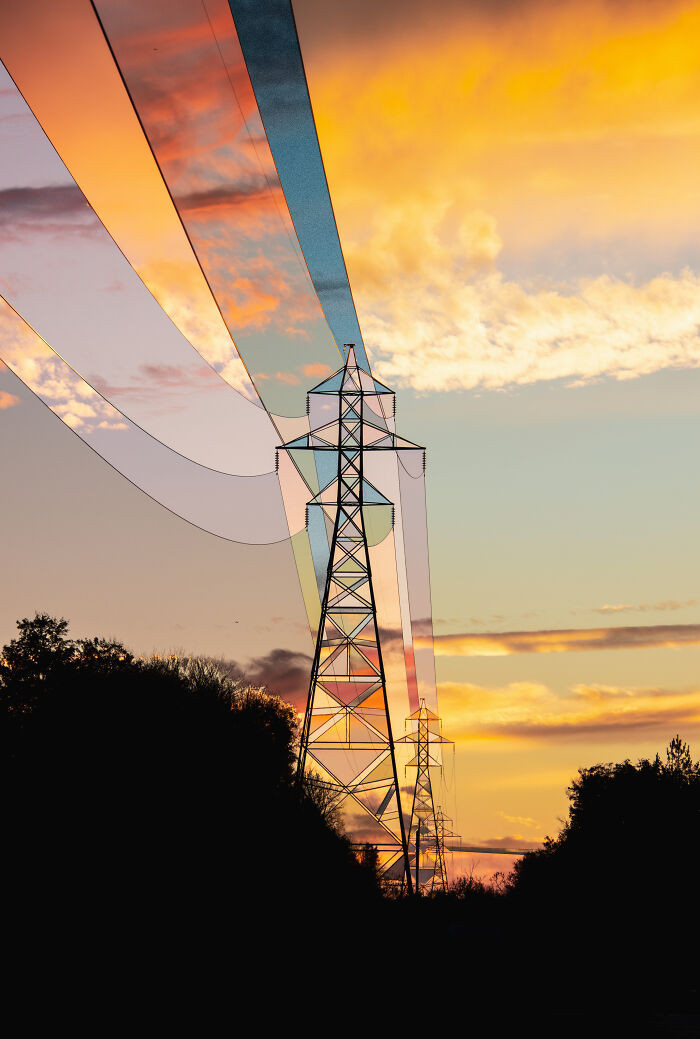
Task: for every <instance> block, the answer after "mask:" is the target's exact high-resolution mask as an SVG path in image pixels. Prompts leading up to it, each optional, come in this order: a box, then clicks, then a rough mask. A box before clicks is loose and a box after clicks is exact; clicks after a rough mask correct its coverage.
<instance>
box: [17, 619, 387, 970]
mask: <svg viewBox="0 0 700 1039" xmlns="http://www.w3.org/2000/svg"><path fill="white" fill-rule="evenodd" d="M18 627H19V630H20V635H19V637H18V638H17V639H15V640H13V642H12V643H11V644H10V645H9V646H7V647H5V649H4V654H3V661H2V664H1V665H0V743H1V748H2V790H3V795H2V796H3V815H4V836H5V842H4V847H5V852H4V867H5V873H6V888H5V890H6V891H9V892H10V893H11V898H10V901H11V907H10V908H11V910H12V913H13V914H14V917H15V919H16V921H17V922H19V924H20V930H21V933H23V934H24V935H25V936H31V935H32V934H35V933H36V929H37V927H40V928H41V933H42V935H43V938H42V941H45V940H46V936H47V934H48V935H52V934H53V935H56V936H57V935H64V936H65V934H66V933H70V935H71V937H72V938H76V937H77V938H78V940H79V943H80V945H81V946H82V948H83V951H84V950H85V949H86V948H93V949H95V950H99V955H100V956H105V955H106V954H107V953H108V952H109V955H110V956H112V954H114V955H116V950H117V949H119V950H121V949H123V948H124V946H125V945H127V946H128V947H129V949H130V952H129V955H130V956H131V957H132V958H134V959H135V960H139V959H140V958H141V957H146V958H147V959H158V958H163V960H164V961H167V962H172V960H173V958H178V959H180V960H184V961H187V962H191V961H192V959H193V958H194V959H195V960H197V961H198V962H199V961H201V960H203V959H207V958H208V957H209V956H213V955H214V952H216V955H217V956H218V954H219V952H220V950H221V949H225V948H227V947H228V948H229V950H230V949H231V943H233V944H234V945H235V946H236V947H237V948H240V947H242V946H245V947H246V948H247V949H248V950H250V951H251V954H252V952H253V950H254V949H257V954H258V955H259V954H265V955H267V956H269V957H270V958H271V959H273V960H274V959H275V958H280V959H283V958H284V955H285V951H284V950H285V947H286V944H287V942H288V941H289V940H290V939H291V938H292V937H293V935H294V932H295V927H296V923H297V920H298V914H299V913H300V912H301V911H302V907H303V906H304V905H305V904H306V905H308V906H310V917H311V921H310V926H311V929H312V930H313V926H314V922H313V916H314V912H313V909H314V906H316V907H323V904H324V897H325V896H326V895H327V896H328V897H329V898H330V897H334V896H335V893H336V892H337V890H338V887H339V886H340V887H342V889H343V890H344V892H345V896H346V905H347V906H350V907H352V906H353V905H354V904H356V909H355V912H356V913H361V912H362V911H364V909H365V908H366V907H367V906H369V905H370V904H371V902H372V900H373V899H376V898H378V897H379V895H378V888H377V885H376V881H375V878H374V877H373V875H372V871H371V869H366V868H363V867H362V866H361V865H360V864H359V863H358V862H357V859H356V858H355V856H354V854H353V853H352V851H351V849H350V847H349V845H348V843H347V842H346V840H345V839H344V838H343V837H342V836H340V835H339V834H337V833H336V832H335V830H334V829H333V828H332V827H330V826H329V825H328V824H327V823H326V821H325V820H324V818H323V813H322V811H321V810H320V809H319V807H318V806H317V805H316V804H315V803H314V801H313V799H311V798H310V797H308V796H307V795H306V793H305V791H304V790H303V789H302V788H300V787H298V786H297V785H296V784H295V782H294V779H293V768H292V766H293V760H294V739H295V736H296V721H295V712H294V710H293V709H292V708H291V707H290V706H289V705H287V704H284V703H283V702H282V701H280V700H279V699H277V698H276V697H274V696H270V695H268V694H267V693H265V692H264V691H263V690H259V689H251V688H247V687H244V686H241V685H237V684H235V683H233V682H231V681H229V680H228V679H226V678H223V677H222V676H221V675H219V674H218V673H217V671H216V669H215V668H213V667H212V665H211V664H210V663H206V662H199V661H196V660H189V661H188V660H184V661H182V660H157V659H154V660H150V661H140V660H135V659H134V658H133V656H132V655H131V654H130V653H128V652H127V651H126V650H125V649H124V647H123V646H121V645H120V644H119V643H116V642H106V641H102V640H99V639H91V640H81V641H77V642H73V641H71V640H69V638H68V635H67V624H66V622H65V621H56V620H55V619H53V618H50V617H47V616H46V615H43V614H42V615H37V617H35V618H34V619H33V620H27V619H25V620H23V621H21V622H19V625H18ZM310 862H313V863H314V869H313V870H310V869H309V863H310ZM317 915H318V917H319V921H320V922H322V917H323V913H322V911H319V913H318V914H317ZM222 962H225V961H222Z"/></svg>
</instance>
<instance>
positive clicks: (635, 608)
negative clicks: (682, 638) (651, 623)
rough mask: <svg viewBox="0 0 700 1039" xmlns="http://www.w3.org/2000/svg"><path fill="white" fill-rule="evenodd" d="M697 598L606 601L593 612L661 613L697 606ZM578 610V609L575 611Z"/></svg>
mask: <svg viewBox="0 0 700 1039" xmlns="http://www.w3.org/2000/svg"><path fill="white" fill-rule="evenodd" d="M697 605H698V600H697V599H685V600H683V601H682V602H679V601H678V600H677V599H664V600H663V601H662V602H653V603H650V602H642V603H638V604H636V605H632V604H630V603H606V604H605V605H604V606H596V607H594V609H593V612H594V613H602V614H604V615H605V614H609V613H663V612H664V611H665V610H685V609H686V608H687V607H689V606H697ZM576 612H580V611H576Z"/></svg>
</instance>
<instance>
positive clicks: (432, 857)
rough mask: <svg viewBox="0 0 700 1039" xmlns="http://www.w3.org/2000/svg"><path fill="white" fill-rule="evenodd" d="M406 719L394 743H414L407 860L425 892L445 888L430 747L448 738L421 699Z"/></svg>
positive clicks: (419, 888) (420, 891) (438, 765)
mask: <svg viewBox="0 0 700 1039" xmlns="http://www.w3.org/2000/svg"><path fill="white" fill-rule="evenodd" d="M406 721H407V723H408V724H409V725H410V731H409V732H408V733H407V734H406V735H405V736H403V737H402V738H401V739H400V740H397V741H396V742H397V743H410V744H413V745H414V747H415V755H414V757H413V758H412V759H411V760H410V761H409V762H408V765H407V768H415V769H417V772H416V783H415V786H414V788H413V804H412V805H411V821H410V823H409V827H408V862H409V869H410V871H411V876H412V877H413V879H414V884H415V889H416V892H417V893H418V894H425V893H427V892H431V891H439V890H445V889H446V888H447V870H446V869H445V844H444V837H443V836H442V830H444V819H445V816H444V815H441V816H440V825H439V823H438V815H437V814H436V811H435V802H434V800H433V786H432V782H431V780H430V769H431V768H441V767H442V763H441V761H440V760H439V759H438V758H437V757H436V756H435V755H434V754H432V753H431V747H433V746H435V745H436V744H441V743H449V742H450V741H449V740H447V739H445V737H444V736H443V735H442V731H441V722H440V719H439V718H438V716H437V715H436V714H434V713H433V712H432V711H430V710H429V709H428V708H427V707H426V705H425V700H421V702H420V707H419V708H418V710H417V711H414V712H413V714H412V715H410V717H409V718H407V719H406ZM440 826H441V828H442V829H440Z"/></svg>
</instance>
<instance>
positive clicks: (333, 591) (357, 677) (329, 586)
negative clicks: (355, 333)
mask: <svg viewBox="0 0 700 1039" xmlns="http://www.w3.org/2000/svg"><path fill="white" fill-rule="evenodd" d="M346 347H347V350H348V353H347V360H346V363H345V365H344V367H343V368H342V369H340V371H338V372H336V373H335V375H332V376H331V377H330V378H328V379H325V380H324V381H323V382H322V383H320V384H319V385H318V386H315V387H314V388H313V389H312V390H310V391H309V397H310V398H311V395H312V394H313V395H314V396H316V395H321V397H325V398H326V400H325V402H323V401H322V402H318V401H317V403H321V404H323V403H325V404H326V405H329V404H330V408H329V411H330V415H329V420H328V421H327V422H325V423H324V424H322V425H320V426H318V427H317V428H314V429H311V431H310V432H309V433H308V434H306V435H304V436H302V437H299V438H297V439H296V440H292V441H290V442H289V443H287V444H285V445H284V450H286V451H288V452H289V453H290V456H291V457H292V458H293V456H294V453H295V452H296V451H313V452H315V455H314V457H315V458H316V459H317V464H316V469H317V470H318V472H319V474H321V473H322V472H323V469H324V465H323V464H320V463H324V462H328V454H327V453H330V452H334V453H335V454H337V466H336V465H334V466H333V469H332V470H330V469H329V468H328V467H327V466H326V472H327V474H328V475H329V476H331V478H330V479H329V480H328V482H326V483H325V486H321V489H320V491H319V493H318V494H317V495H316V497H315V498H313V499H312V500H311V501H310V502H309V506H318V507H319V508H320V509H322V511H323V516H324V518H325V521H326V522H327V524H328V531H329V533H330V532H331V530H332V533H331V534H330V557H329V561H328V569H327V573H326V581H325V591H324V593H323V597H322V601H321V615H320V622H319V628H318V636H317V640H316V651H315V654H314V660H313V666H312V670H311V683H310V687H309V697H308V702H307V707H306V714H305V717H304V726H303V730H302V736H301V745H300V753H299V770H300V772H303V771H304V769H306V768H308V769H309V770H313V771H314V772H316V773H317V774H318V775H319V776H320V777H321V779H322V780H323V782H324V783H326V785H327V786H328V788H329V789H330V790H331V793H332V800H333V803H334V804H335V805H337V806H339V807H340V808H341V811H342V814H343V818H344V822H345V826H346V830H347V831H348V834H349V836H350V837H351V839H352V840H353V843H355V844H356V845H357V846H360V845H362V844H365V843H370V844H372V845H374V846H375V847H376V848H377V851H378V853H379V861H380V868H381V869H382V871H386V870H388V869H390V868H391V867H392V866H393V867H394V870H396V868H397V867H398V870H399V873H402V874H403V875H404V877H405V879H406V881H407V883H408V885H409V888H410V886H411V877H410V871H409V863H408V847H407V843H406V833H405V827H404V820H403V814H402V811H401V799H400V792H399V783H398V777H397V771H396V757H395V753H394V741H393V738H392V731H391V719H390V715H389V705H388V701H387V689H386V678H385V674H384V665H383V662H382V649H381V644H380V639H379V630H378V626H377V608H376V603H375V596H374V589H373V585H372V570H371V566H370V554H369V548H368V541H367V531H366V522H365V515H364V512H365V509H366V508H367V507H369V506H375V505H385V506H390V505H391V503H390V502H389V501H387V499H386V498H385V497H384V496H383V495H382V494H381V493H380V492H379V491H378V490H377V489H376V488H375V487H373V486H372V484H371V483H369V481H368V480H367V479H366V478H365V476H364V465H363V457H364V455H365V453H366V452H368V451H396V450H399V449H400V450H404V449H407V450H422V448H419V447H418V446H417V445H416V444H412V443H410V441H407V440H404V439H403V438H401V437H398V436H397V435H396V434H395V433H393V432H391V431H390V429H389V428H388V425H389V424H388V423H387V422H386V420H385V419H383V418H382V415H383V410H384V409H383V408H382V407H381V406H380V402H381V400H382V399H386V398H385V395H387V394H392V391H391V390H390V389H389V388H388V387H386V386H384V385H383V384H382V383H380V382H377V380H375V379H373V378H372V376H371V375H370V373H369V372H367V371H365V370H364V369H362V368H360V367H359V366H358V364H357V361H356V359H355V351H354V347H353V345H352V344H346ZM331 402H332V403H331ZM309 413H310V414H311V415H313V414H314V412H313V411H312V410H310V412H309ZM392 413H393V409H392ZM324 454H325V459H324V457H323V456H324ZM319 482H320V483H321V482H322V481H321V480H320V481H319ZM307 512H308V509H307ZM331 525H332V526H331ZM402 862H403V869H401V863H402ZM392 872H393V870H392Z"/></svg>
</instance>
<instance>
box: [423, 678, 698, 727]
mask: <svg viewBox="0 0 700 1039" xmlns="http://www.w3.org/2000/svg"><path fill="white" fill-rule="evenodd" d="M438 697H439V703H440V713H441V715H442V718H443V721H444V725H445V731H446V732H448V733H449V734H450V736H451V737H452V738H454V739H456V740H494V739H496V740H498V739H511V740H513V739H534V740H560V739H574V740H590V739H591V738H595V739H598V740H601V739H608V740H620V739H621V738H624V737H625V736H629V734H631V733H645V734H649V733H658V734H659V735H660V736H661V737H663V738H665V737H666V736H667V734H668V733H669V732H675V731H678V730H684V729H685V730H687V728H688V727H690V726H697V725H700V689H692V688H691V689H688V690H666V689H645V688H638V687H627V688H626V687H615V686H588V685H577V686H575V687H574V688H573V689H572V690H571V691H570V693H568V694H567V695H566V696H559V695H557V694H556V693H554V692H553V691H552V690H551V689H549V688H548V687H547V686H545V685H541V684H536V683H528V682H514V683H511V684H510V685H507V686H501V687H496V688H487V687H483V686H477V685H471V684H468V683H458V682H443V683H440V684H439V686H438Z"/></svg>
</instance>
